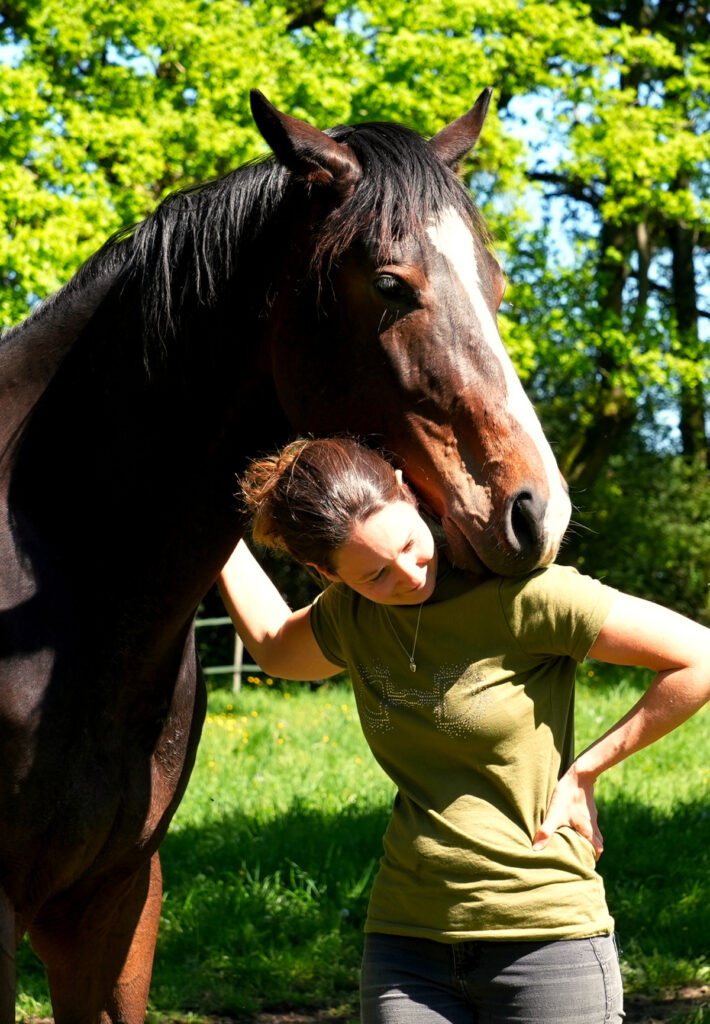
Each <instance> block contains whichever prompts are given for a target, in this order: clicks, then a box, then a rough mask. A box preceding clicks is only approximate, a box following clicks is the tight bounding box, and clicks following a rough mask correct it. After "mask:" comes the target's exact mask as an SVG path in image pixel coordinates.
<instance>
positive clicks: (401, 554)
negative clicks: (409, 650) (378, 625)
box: [326, 501, 437, 604]
mask: <svg viewBox="0 0 710 1024" xmlns="http://www.w3.org/2000/svg"><path fill="white" fill-rule="evenodd" d="M334 561H335V569H336V575H333V574H332V573H326V575H327V576H328V577H329V579H332V580H337V581H338V582H340V583H345V584H347V586H349V587H351V588H352V589H353V590H355V591H357V593H358V594H362V595H363V597H368V598H369V599H370V600H371V601H376V602H377V603H378V604H421V602H422V601H426V600H427V598H428V597H431V595H432V593H433V591H434V585H435V583H436V562H437V557H436V548H435V546H434V538H433V537H432V535H431V530H430V529H429V527H428V526H427V525H426V523H425V522H424V520H423V519H422V518H421V516H420V515H419V513H418V512H417V510H416V508H415V507H414V505H410V504H409V502H407V501H394V502H392V503H391V504H390V505H385V507H384V508H382V509H380V511H379V512H373V514H372V515H371V516H369V517H368V518H367V519H365V520H364V521H363V522H361V523H357V525H356V526H355V527H354V529H353V532H352V534H351V536H350V540H348V541H347V542H346V543H345V544H343V545H342V546H341V547H340V548H339V549H338V550H337V551H336V553H335V560H334Z"/></svg>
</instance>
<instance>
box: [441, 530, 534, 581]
mask: <svg viewBox="0 0 710 1024" xmlns="http://www.w3.org/2000/svg"><path fill="white" fill-rule="evenodd" d="M442 525H443V527H444V532H445V535H446V554H447V557H448V559H449V561H450V562H451V563H452V565H455V566H457V568H459V569H463V570H464V571H466V572H470V573H472V574H474V575H476V576H480V577H488V576H525V575H527V574H528V573H529V572H533V571H534V570H535V569H539V568H541V567H542V566H543V565H546V564H548V562H549V561H552V560H553V559H540V558H535V557H530V558H511V557H506V556H505V554H504V552H502V551H500V550H496V551H495V552H485V553H484V552H482V551H481V544H480V538H476V537H474V538H470V537H468V536H466V534H465V533H464V532H463V530H462V529H461V528H460V527H459V526H458V524H457V523H455V522H454V520H453V519H449V518H444V520H443V521H442Z"/></svg>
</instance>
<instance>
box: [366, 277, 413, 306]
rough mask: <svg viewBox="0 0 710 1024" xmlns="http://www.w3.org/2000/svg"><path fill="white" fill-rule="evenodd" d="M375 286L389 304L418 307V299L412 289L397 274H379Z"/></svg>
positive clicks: (374, 282)
mask: <svg viewBox="0 0 710 1024" xmlns="http://www.w3.org/2000/svg"><path fill="white" fill-rule="evenodd" d="M373 284H374V286H375V289H376V291H378V292H379V293H380V295H381V296H382V298H383V299H386V300H387V302H395V303H397V304H399V305H404V306H414V305H416V302H417V297H416V295H415V293H414V292H413V290H412V288H411V287H410V286H409V285H408V284H407V283H406V282H405V281H403V280H402V279H401V278H400V277H397V275H396V274H378V275H377V277H376V278H375V280H374V281H373Z"/></svg>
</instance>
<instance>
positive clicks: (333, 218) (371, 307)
mask: <svg viewBox="0 0 710 1024" xmlns="http://www.w3.org/2000/svg"><path fill="white" fill-rule="evenodd" d="M489 98H490V90H486V91H485V92H484V93H483V94H482V95H481V96H480V97H479V99H478V101H477V102H476V104H475V105H474V107H473V108H472V109H471V110H470V111H469V112H468V113H467V114H465V115H464V116H463V117H461V118H459V119H458V120H457V121H454V122H453V123H452V124H451V125H449V126H448V127H446V128H444V129H443V130H442V131H441V132H439V134H438V135H436V136H435V137H434V138H433V139H432V140H431V141H430V142H425V141H424V140H422V139H421V138H420V137H419V136H418V135H416V134H415V133H414V132H410V131H409V130H408V129H405V128H402V127H401V126H399V125H377V124H372V125H359V126H355V127H340V128H336V129H333V130H332V131H331V132H328V133H325V132H321V131H319V130H318V129H316V128H314V127H312V126H310V125H308V124H306V123H305V122H303V121H299V120H297V119H295V118H292V117H289V116H287V115H284V114H282V113H280V112H279V111H277V110H276V109H275V108H274V107H273V106H272V105H271V104H270V103H268V101H267V100H265V99H264V97H262V96H261V94H259V93H256V94H253V97H252V107H253V111H254V115H255V119H256V122H257V125H258V126H259V128H260V130H261V132H262V134H263V135H264V137H265V138H266V140H267V141H268V142H269V144H270V145H271V147H272V149H273V150H274V152H275V154H276V156H277V158H278V159H279V160H280V161H281V162H282V163H283V164H285V165H286V166H287V167H288V168H289V169H290V171H291V175H292V183H293V184H292V196H293V203H294V207H293V208H294V209H298V208H300V210H301V211H306V210H310V211H312V212H311V214H310V216H311V217H312V222H311V225H310V227H311V228H312V231H311V233H310V234H309V235H308V239H309V241H308V243H307V246H308V248H309V249H310V252H309V253H308V254H307V256H308V258H309V259H311V263H312V264H313V263H315V265H317V266H318V267H319V271H320V272H319V273H318V274H316V275H314V277H316V278H317V281H316V280H313V281H312V282H311V285H310V286H309V285H308V284H304V281H303V279H301V280H299V281H298V282H297V283H296V281H295V280H294V281H293V282H292V285H295V287H293V286H292V287H290V288H288V289H283V290H282V292H281V294H280V296H279V298H278V299H277V302H276V307H275V309H274V310H273V311H272V317H271V320H272V324H273V327H272V330H271V358H272V367H273V375H274V379H275V382H276V387H277V390H278V393H279V397H280V401H281V404H282V406H283V408H284V410H285V412H286V414H287V415H288V416H289V418H290V420H291V422H292V424H293V426H294V427H295V428H296V429H297V430H300V431H310V432H313V433H328V432H334V431H343V430H349V431H352V432H355V433H358V434H360V435H363V436H367V437H370V438H373V437H374V438H375V439H376V441H377V442H378V443H380V444H382V445H383V446H384V447H385V448H387V449H390V450H391V451H392V452H394V453H395V454H396V455H397V456H398V457H399V458H400V459H401V460H402V463H403V465H404V466H405V468H406V473H407V475H408V477H409V479H410V480H411V482H412V483H413V484H414V486H415V488H416V489H417V490H418V492H419V493H420V494H421V495H422V496H423V497H424V498H425V499H426V501H427V503H428V504H429V505H430V507H431V508H432V509H433V511H434V512H435V513H437V514H438V515H439V516H440V517H441V520H442V523H443V526H444V528H445V531H446V535H447V538H448V542H449V547H450V551H451V554H452V557H453V558H454V560H455V561H456V562H457V563H458V564H459V565H461V566H463V567H467V568H471V569H476V570H480V569H481V563H482V564H483V566H484V567H485V568H487V569H488V570H490V571H493V572H496V573H501V574H517V573H522V572H526V571H529V570H531V569H533V568H535V567H536V566H538V565H541V564H545V563H547V562H550V561H552V559H554V557H555V555H556V553H557V550H558V548H559V544H560V541H561V539H562V536H563V534H564V532H565V530H566V527H567V524H568V521H569V514H570V503H569V498H568V496H567V490H566V487H565V484H564V481H563V480H562V478H561V476H560V473H559V470H558V469H557V465H556V463H555V459H554V456H553V454H552V452H551V450H550V447H549V445H548V443H547V441H546V439H545V437H544V435H543V432H542V429H541V427H540V424H539V421H538V419H537V416H536V415H535V412H534V410H533V408H532V405H531V403H530V401H529V399H528V398H527V396H526V394H525V392H524V390H523V388H522V385H521V383H520V381H519V380H518V377H517V375H516V373H515V371H514V369H513V366H512V363H511V361H510V358H509V356H508V355H507V353H506V352H505V349H504V348H503V345H502V342H501V339H500V335H499V333H498V329H497V325H496V313H497V309H498V306H499V304H500V301H501V298H502V295H503V291H504V278H503V274H502V271H501V269H500V267H499V265H498V263H497V261H496V260H495V258H494V257H493V256H492V255H491V253H490V252H489V250H488V248H487V246H486V244H485V242H484V240H483V237H482V225H481V223H480V221H479V219H478V218H477V215H476V213H475V211H474V209H473V206H472V204H471V202H470V199H469V197H468V193H467V192H466V191H465V190H464V189H463V187H462V186H461V185H460V184H459V182H458V181H457V179H456V176H455V174H454V171H453V168H454V167H455V165H456V163H457V162H458V161H459V160H460V159H461V158H462V157H463V156H464V155H465V153H466V152H467V151H468V150H469V149H470V148H471V147H472V146H473V145H475V143H476V140H477V138H478V135H479V133H480V130H481V127H482V125H483V120H484V118H485V114H486V109H487V106H488V102H489ZM304 237H305V236H304ZM309 287H311V288H316V287H317V288H318V295H319V302H318V312H317V315H316V313H315V312H314V306H315V303H313V302H304V301H303V300H302V299H301V300H299V299H298V298H297V296H296V294H295V293H296V292H299V293H300V294H301V295H305V294H306V293H307V292H308V289H309ZM311 298H312V296H311Z"/></svg>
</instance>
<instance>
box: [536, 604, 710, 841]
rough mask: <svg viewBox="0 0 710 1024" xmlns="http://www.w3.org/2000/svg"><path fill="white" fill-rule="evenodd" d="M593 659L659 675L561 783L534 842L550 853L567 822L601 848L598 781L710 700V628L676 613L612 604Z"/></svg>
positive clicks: (585, 753)
mask: <svg viewBox="0 0 710 1024" xmlns="http://www.w3.org/2000/svg"><path fill="white" fill-rule="evenodd" d="M589 654H590V657H592V658H596V659H597V661H607V662H611V663H612V664H614V665H637V666H643V667H644V668H650V669H653V670H654V671H655V672H656V673H657V675H656V676H655V678H654V679H653V681H652V683H651V685H650V686H649V688H648V690H647V691H646V693H645V694H644V695H643V697H641V699H640V700H639V701H638V703H637V704H635V705H634V707H633V708H631V710H630V711H629V712H628V713H627V714H626V715H624V717H623V718H622V719H621V720H620V721H618V722H617V723H616V725H613V726H612V727H611V729H609V731H608V732H606V733H605V734H604V735H603V736H601V737H600V738H599V739H598V740H596V741H595V742H594V743H592V744H591V745H590V746H589V747H587V749H586V750H584V751H583V752H582V753H581V754H580V755H579V756H578V757H577V758H576V760H575V761H574V762H573V764H572V765H571V766H570V768H569V770H568V771H567V772H566V773H565V774H564V775H563V776H562V778H561V779H560V780H559V782H558V784H557V787H556V789H555V792H554V794H553V796H552V800H551V802H550V807H549V809H548V812H547V816H546V818H545V820H544V822H543V823H542V825H541V826H540V828H539V829H538V832H537V834H536V836H535V838H534V840H533V846H534V848H535V849H543V848H544V847H545V846H546V845H547V842H548V841H549V839H550V836H551V835H552V834H553V833H554V832H555V831H556V830H557V829H558V828H560V827H561V826H562V825H570V826H571V827H572V828H574V829H576V830H577V831H578V832H580V833H581V834H582V835H583V836H586V838H587V839H589V841H590V842H591V843H592V844H593V846H594V848H595V850H596V853H597V857H599V856H600V855H601V852H602V849H603V840H602V837H601V833H600V832H599V828H598V826H597V813H596V807H595V804H594V783H595V782H596V780H597V779H598V778H599V776H600V775H601V774H602V772H605V771H606V770H607V769H608V768H611V767H612V765H615V764H618V763H619V762H620V761H623V760H624V759H625V758H627V757H628V756H629V755H630V754H633V753H635V752H636V751H637V750H641V749H642V748H643V747H647V746H648V745H649V744H650V743H653V742H654V741H655V740H657V739H660V737H661V736H665V735H666V733H669V732H671V731H672V730H673V729H675V728H676V727H677V726H679V725H680V724H681V723H682V722H685V721H686V719H688V718H690V716H691V715H693V714H694V713H695V712H696V711H698V710H699V708H701V707H702V706H703V704H705V703H706V701H707V700H708V699H710V630H708V629H706V628H705V627H704V626H700V625H698V624H697V623H695V622H692V621H691V620H690V619H686V618H684V617H683V616H682V615H678V614H677V613H676V612H672V611H669V610H668V609H666V608H661V607H660V605H657V604H653V603H652V602H650V601H643V600H641V599H640V598H637V597H630V596H629V595H628V594H619V595H618V596H617V597H616V599H615V600H614V603H613V605H612V607H611V610H610V612H609V614H608V616H607V619H606V622H605V623H604V625H603V626H602V629H601V632H600V633H599V636H598V637H597V639H596V641H595V643H594V645H593V646H592V649H591V651H590V652H589Z"/></svg>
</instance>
